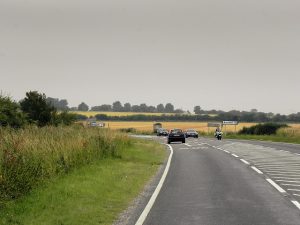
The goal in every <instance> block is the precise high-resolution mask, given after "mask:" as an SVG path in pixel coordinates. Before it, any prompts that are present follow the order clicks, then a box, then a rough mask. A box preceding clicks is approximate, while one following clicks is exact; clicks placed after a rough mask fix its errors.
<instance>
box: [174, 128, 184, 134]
mask: <svg viewBox="0 0 300 225" xmlns="http://www.w3.org/2000/svg"><path fill="white" fill-rule="evenodd" d="M171 133H172V134H177V133H182V130H181V129H174V130H172V131H171Z"/></svg>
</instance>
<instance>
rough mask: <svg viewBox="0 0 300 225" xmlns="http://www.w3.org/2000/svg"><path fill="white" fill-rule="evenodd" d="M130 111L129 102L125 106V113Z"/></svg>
mask: <svg viewBox="0 0 300 225" xmlns="http://www.w3.org/2000/svg"><path fill="white" fill-rule="evenodd" d="M130 111H131V104H130V103H128V102H127V103H125V104H124V112H130Z"/></svg>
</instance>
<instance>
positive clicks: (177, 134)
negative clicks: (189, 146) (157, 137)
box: [168, 129, 185, 144]
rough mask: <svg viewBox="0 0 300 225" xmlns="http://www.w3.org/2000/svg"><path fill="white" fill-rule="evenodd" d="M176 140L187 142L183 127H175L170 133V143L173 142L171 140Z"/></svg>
mask: <svg viewBox="0 0 300 225" xmlns="http://www.w3.org/2000/svg"><path fill="white" fill-rule="evenodd" d="M176 141H180V142H182V143H185V135H184V133H183V131H182V130H181V129H173V130H171V131H170V133H169V136H168V144H171V142H176Z"/></svg>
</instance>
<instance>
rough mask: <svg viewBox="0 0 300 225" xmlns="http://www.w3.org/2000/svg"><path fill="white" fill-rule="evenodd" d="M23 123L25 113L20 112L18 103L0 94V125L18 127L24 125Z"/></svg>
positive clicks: (24, 121)
mask: <svg viewBox="0 0 300 225" xmlns="http://www.w3.org/2000/svg"><path fill="white" fill-rule="evenodd" d="M25 123H26V119H25V115H24V114H23V113H22V112H21V110H20V106H19V104H17V103H16V102H14V101H12V100H11V99H10V98H9V97H5V96H2V95H0V127H1V126H3V127H5V126H11V127H14V128H19V127H22V126H24V125H25Z"/></svg>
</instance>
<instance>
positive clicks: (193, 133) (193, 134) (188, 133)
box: [185, 129, 199, 138]
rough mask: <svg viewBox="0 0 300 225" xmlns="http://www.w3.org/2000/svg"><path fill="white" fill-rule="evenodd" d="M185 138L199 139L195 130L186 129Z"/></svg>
mask: <svg viewBox="0 0 300 225" xmlns="http://www.w3.org/2000/svg"><path fill="white" fill-rule="evenodd" d="M185 137H186V138H188V137H194V138H198V137H199V134H198V132H197V131H196V130H194V129H188V130H186V131H185Z"/></svg>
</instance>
